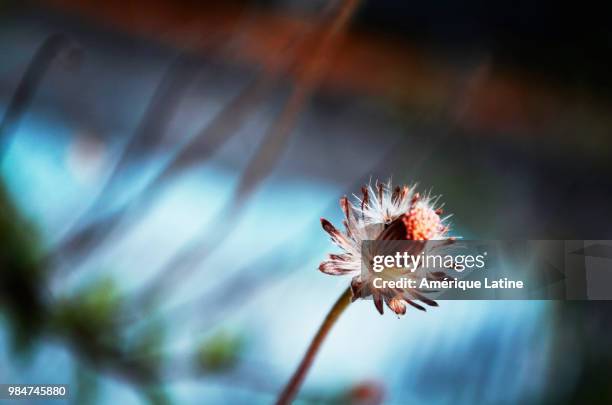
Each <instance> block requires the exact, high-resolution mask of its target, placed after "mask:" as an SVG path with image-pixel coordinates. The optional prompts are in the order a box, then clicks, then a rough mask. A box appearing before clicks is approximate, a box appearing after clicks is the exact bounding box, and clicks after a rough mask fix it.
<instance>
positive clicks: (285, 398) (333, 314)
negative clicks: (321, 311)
mask: <svg viewBox="0 0 612 405" xmlns="http://www.w3.org/2000/svg"><path fill="white" fill-rule="evenodd" d="M352 295H353V294H352V293H351V289H350V287H349V288H347V289H346V291H344V292H343V293H342V295H341V296H340V297H339V298H338V300H337V301H336V303H335V304H334V306H333V307H332V308H331V309H330V311H329V312H328V314H327V316H326V317H325V320H324V321H323V323H322V324H321V326H320V327H319V330H318V331H317V334H316V335H315V337H314V338H313V339H312V342H310V346H309V347H308V350H307V351H306V354H304V357H303V358H302V362H301V363H300V365H299V367H298V368H297V370H295V373H294V374H293V376H292V377H291V380H289V382H288V383H287V385H286V386H285V389H284V390H283V392H282V393H281V395H280V396H279V397H278V400H277V401H276V405H288V404H290V403H291V401H292V400H293V398H294V397H295V395H296V394H297V392H298V390H299V389H300V386H301V385H302V383H303V382H304V378H305V377H306V373H307V372H308V370H309V369H310V366H311V365H312V362H313V361H314V358H315V356H316V355H317V352H318V351H319V348H320V347H321V344H322V343H323V341H324V340H325V337H326V336H327V335H328V333H329V331H330V330H331V328H332V326H334V324H335V323H336V321H337V320H338V318H340V315H342V313H343V312H344V310H345V309H346V308H347V307H348V306H349V304H350V303H351V297H352Z"/></svg>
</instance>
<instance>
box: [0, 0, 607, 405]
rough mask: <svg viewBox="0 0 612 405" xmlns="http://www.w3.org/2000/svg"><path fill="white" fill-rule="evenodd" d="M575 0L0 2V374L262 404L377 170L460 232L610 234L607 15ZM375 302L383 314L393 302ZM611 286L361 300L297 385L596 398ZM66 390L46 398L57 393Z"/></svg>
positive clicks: (376, 394)
mask: <svg viewBox="0 0 612 405" xmlns="http://www.w3.org/2000/svg"><path fill="white" fill-rule="evenodd" d="M609 25H610V21H609V18H608V17H607V15H606V13H603V12H601V11H600V10H597V9H595V8H592V7H590V6H588V4H580V5H579V6H577V5H572V6H571V7H570V6H567V7H565V6H562V5H560V4H558V3H552V2H550V3H547V2H532V1H530V2H527V1H519V2H516V1H513V2H510V1H501V2H495V3H494V4H493V3H491V4H488V3H486V4H485V3H481V2H474V3H471V2H467V3H466V2H462V3H461V4H459V3H457V2H451V1H439V2H435V3H427V2H420V3H419V2H407V1H391V0H376V1H372V0H370V1H367V0H362V1H357V0H337V1H318V0H270V1H264V0H260V1H224V2H200V1H189V0H176V1H169V0H168V1H157V2H153V1H143V0H122V1H116V0H109V1H106V2H94V1H77V0H47V1H37V2H23V1H10V0H8V1H7V0H2V1H0V118H1V120H2V121H1V122H0V159H1V160H2V162H1V164H2V167H1V175H2V177H1V182H0V382H1V383H62V384H70V387H71V390H72V394H71V402H73V403H78V404H95V403H97V404H109V403H122V404H132V403H133V404H139V403H193V404H202V403H207V404H208V403H211V404H216V403H232V404H242V403H245V404H252V403H263V404H266V403H272V402H273V401H274V399H275V397H276V395H277V393H278V392H279V391H280V390H281V389H282V386H283V385H284V383H285V382H286V381H287V380H288V378H289V377H290V375H291V373H292V372H293V370H294V368H295V367H296V366H297V364H298V362H299V360H300V358H301V356H302V354H303V353H304V351H305V349H306V347H307V345H308V343H309V341H310V339H311V338H312V336H313V335H314V333H315V331H316V329H317V327H318V325H319V323H320V322H321V321H322V319H323V317H324V316H325V314H326V312H327V311H328V310H329V307H330V306H331V305H332V304H333V302H334V301H335V299H336V298H337V296H338V295H339V294H340V293H341V292H342V291H343V290H344V289H345V288H346V286H347V284H348V282H349V281H350V280H348V279H346V278H342V277H330V276H326V275H324V274H322V273H320V272H319V271H318V270H317V267H318V264H319V263H320V262H321V261H322V260H323V259H324V257H325V255H326V254H327V253H328V252H330V251H335V248H334V247H333V246H332V244H331V243H330V242H329V240H328V236H327V235H326V234H325V233H324V232H323V231H322V230H321V229H320V223H319V217H321V216H324V217H326V218H328V219H330V220H332V222H335V223H337V224H339V223H340V222H341V217H342V214H341V211H340V209H339V207H338V199H339V197H341V196H342V195H345V194H348V195H350V194H351V193H354V192H357V191H358V190H359V187H360V186H361V185H362V184H364V183H367V182H368V181H370V180H371V179H373V180H375V179H383V180H384V179H387V178H389V177H392V178H393V180H394V182H396V183H412V182H416V181H418V182H419V183H420V185H421V189H422V190H429V189H430V188H431V189H432V191H433V193H434V194H443V197H442V200H443V201H444V202H445V204H446V210H447V212H450V213H453V214H454V216H453V226H454V232H455V234H458V235H462V236H463V237H465V238H468V239H487V238H488V239H612V222H611V221H610V220H609V210H610V207H611V206H612V204H611V202H612V187H611V180H610V179H612V164H611V160H610V151H611V150H612V148H611V146H612V140H611V139H610V131H611V129H612V115H611V114H610V111H612V110H611V107H612V79H611V76H610V74H609V72H610V67H611V63H610V62H611V61H610V59H611V56H610V55H612V53H611V52H610V47H611V44H612V35H611V33H610V29H609ZM387 312H388V311H387ZM611 321H612V306H611V305H609V304H608V302H604V301H601V302H566V303H563V302H553V301H513V302H503V301H496V302H488V301H473V302H461V301H446V302H442V303H441V305H440V307H439V308H434V309H433V310H430V311H428V312H427V313H421V312H417V311H409V312H408V313H407V314H406V316H404V317H403V318H402V319H397V318H396V317H395V316H392V314H389V313H387V314H385V316H380V315H378V313H376V311H375V310H374V309H373V308H372V304H371V302H367V301H364V302H356V303H355V304H353V305H352V306H351V307H350V308H349V309H348V311H347V312H346V313H345V314H344V315H343V317H342V318H341V319H340V321H339V323H338V324H337V325H336V326H335V328H334V330H333V331H332V333H331V335H330V336H329V338H328V340H327V341H326V342H325V344H324V346H323V348H322V350H321V352H320V353H319V356H318V358H317V359H316V361H315V364H314V366H313V368H312V370H311V371H310V373H309V375H308V377H307V379H306V382H305V385H304V387H303V389H302V390H301V391H300V394H299V397H298V402H300V403H326V404H327V403H329V404H379V403H387V404H407V403H424V402H427V403H439V404H445V403H466V404H471V403H495V404H497V403H519V402H520V403H542V404H548V403H555V404H558V403H610V402H611V401H612V386H610V384H609V381H610V377H612V349H611V348H610V345H609V342H610V338H612V322H611ZM56 402H57V401H56Z"/></svg>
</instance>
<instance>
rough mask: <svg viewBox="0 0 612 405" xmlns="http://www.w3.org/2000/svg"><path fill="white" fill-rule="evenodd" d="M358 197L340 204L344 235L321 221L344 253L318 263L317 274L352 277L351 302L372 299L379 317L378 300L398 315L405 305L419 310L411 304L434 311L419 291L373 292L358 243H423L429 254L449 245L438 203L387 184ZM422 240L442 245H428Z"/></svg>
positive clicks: (437, 273) (433, 274) (437, 274)
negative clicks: (436, 248) (437, 248)
mask: <svg viewBox="0 0 612 405" xmlns="http://www.w3.org/2000/svg"><path fill="white" fill-rule="evenodd" d="M361 192H362V197H361V198H359V197H357V196H355V202H350V201H349V199H348V198H347V197H343V198H341V199H340V206H341V208H342V211H343V212H344V216H345V219H344V221H343V223H344V228H345V231H344V232H341V231H339V230H338V229H336V227H334V226H333V225H332V224H331V222H329V221H328V220H326V219H324V218H321V224H322V225H323V229H324V230H325V231H326V232H327V233H329V235H330V236H331V239H332V241H333V242H334V243H335V244H336V245H338V246H339V247H340V248H341V249H342V251H343V253H340V254H330V255H329V259H328V260H326V261H324V262H323V263H321V265H320V266H319V270H321V271H322V272H324V273H327V274H331V275H352V276H353V280H352V282H351V290H352V293H353V301H355V300H356V299H358V298H366V297H369V296H372V298H373V300H374V305H375V307H376V309H377V310H378V312H380V313H381V314H382V313H383V301H384V302H385V303H386V304H387V306H388V307H389V308H390V309H391V310H392V311H393V312H395V313H396V314H397V315H403V314H404V313H405V312H406V304H409V305H411V306H413V307H415V308H417V309H420V310H423V311H424V310H425V308H424V307H423V306H421V305H420V304H418V303H417V302H415V301H421V302H423V303H425V304H427V305H430V306H437V303H436V302H435V301H433V300H431V299H429V298H427V297H426V296H425V295H423V291H420V290H418V289H402V290H399V289H389V288H374V287H373V286H372V283H371V282H370V281H371V280H370V279H369V277H370V275H369V274H371V273H369V272H368V273H367V274H368V275H366V276H364V274H362V269H361V264H362V259H363V258H362V254H367V252H362V242H363V241H367V240H373V241H393V240H415V241H423V242H424V243H423V244H422V245H420V246H421V249H432V248H433V247H432V246H440V245H443V244H448V243H450V242H452V241H453V240H454V238H451V237H449V236H448V232H449V226H448V225H447V224H446V222H447V220H448V217H444V218H443V217H441V215H442V209H441V208H437V207H436V203H437V201H438V198H433V197H431V196H430V195H426V196H421V195H420V194H419V193H415V192H414V187H409V186H402V187H399V186H397V187H395V188H393V187H392V185H391V181H389V182H387V183H386V184H385V183H378V182H377V183H376V184H375V185H374V186H372V185H369V186H367V187H362V189H361ZM427 241H445V242H444V243H443V244H438V245H433V244H429V245H427ZM413 253H414V252H413ZM397 276H401V274H397ZM364 277H367V278H368V279H364ZM426 277H427V278H429V279H442V278H444V277H446V274H445V273H444V272H441V271H434V272H431V273H428V274H426Z"/></svg>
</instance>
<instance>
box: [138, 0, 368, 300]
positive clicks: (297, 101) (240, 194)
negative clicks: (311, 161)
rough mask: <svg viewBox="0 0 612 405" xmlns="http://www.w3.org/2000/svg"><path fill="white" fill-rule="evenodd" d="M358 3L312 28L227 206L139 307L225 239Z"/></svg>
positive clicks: (348, 3)
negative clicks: (306, 55)
mask: <svg viewBox="0 0 612 405" xmlns="http://www.w3.org/2000/svg"><path fill="white" fill-rule="evenodd" d="M358 3H359V2H358V0H343V1H342V2H341V4H340V6H339V7H338V10H337V11H336V13H332V14H331V15H330V17H329V18H328V19H324V21H323V23H322V24H321V25H322V28H321V32H316V34H319V35H318V36H316V39H317V40H318V42H317V43H316V48H315V52H314V54H313V56H312V58H311V59H310V61H309V62H308V63H307V64H306V66H305V68H304V69H303V70H302V73H301V74H300V75H299V77H298V80H297V83H296V85H295V89H294V91H293V92H292V93H291V95H290V97H289V100H288V102H287V104H286V105H285V107H284V109H283V110H282V112H281V114H280V117H279V118H278V120H277V121H276V122H275V123H274V124H273V125H272V127H271V129H270V131H269V132H268V133H267V134H266V136H265V138H264V140H263V142H262V143H261V144H260V146H259V148H258V150H257V151H256V153H255V155H254V157H253V158H252V159H251V160H250V161H249V163H248V164H247V167H246V169H245V171H244V174H243V176H242V178H241V179H240V181H239V185H238V187H237V188H236V190H235V191H234V197H233V198H231V202H230V204H228V206H227V207H226V208H225V209H223V210H222V212H220V213H219V214H217V216H216V218H215V220H213V222H212V223H211V224H208V226H207V227H206V229H204V231H203V232H202V234H201V235H200V236H197V237H196V238H195V239H194V240H193V241H191V243H189V244H188V246H187V247H186V248H185V249H182V250H180V251H179V252H178V254H176V255H175V256H174V257H172V258H171V259H170V260H169V261H168V263H167V264H166V265H165V266H163V267H162V270H161V271H160V272H159V276H158V277H157V278H156V279H155V280H154V281H153V282H151V283H150V284H147V285H146V286H145V287H144V288H143V292H142V293H141V294H139V297H138V299H137V302H139V305H144V306H145V307H146V306H149V305H152V304H153V303H154V301H155V300H156V299H157V298H158V296H159V295H160V294H162V292H163V290H164V289H165V288H167V287H168V285H169V284H170V283H171V282H172V281H175V282H176V281H177V280H179V279H180V280H181V281H184V280H185V279H186V278H187V277H188V276H189V275H190V274H191V273H193V272H194V271H195V270H196V268H197V264H198V263H200V262H201V261H202V260H204V259H205V258H206V257H207V256H208V255H209V254H210V253H212V252H213V251H214V250H216V249H217V248H218V247H219V246H220V245H221V244H223V242H224V241H225V240H226V239H227V238H228V237H229V235H230V234H231V232H232V231H233V229H234V227H235V225H236V223H237V221H238V220H239V214H240V210H241V209H242V208H243V207H244V205H245V204H246V203H247V201H248V200H249V198H250V197H251V196H252V195H253V193H254V191H255V190H256V189H257V187H258V186H259V185H260V184H261V182H262V181H263V180H264V179H265V178H266V177H267V176H268V175H269V174H270V173H271V172H272V170H273V168H274V167H275V166H276V164H277V163H278V162H279V161H280V158H281V156H282V152H283V151H284V149H285V147H286V145H287V143H288V139H289V136H290V134H291V132H292V130H293V129H294V127H295V125H296V124H297V118H298V116H299V113H300V112H301V110H302V109H303V108H304V106H305V104H306V101H307V100H308V97H309V96H310V94H311V93H312V92H313V91H314V90H315V88H316V86H317V84H318V82H319V80H320V77H321V75H322V73H323V70H324V67H325V62H326V61H327V59H328V58H329V56H330V55H329V54H330V53H331V51H332V50H333V47H334V45H335V44H336V39H337V36H338V34H339V33H340V32H341V31H342V30H343V29H345V28H346V27H347V25H348V22H349V21H350V18H351V16H352V15H353V14H354V12H355V10H356V8H357V5H358ZM210 230H215V232H209V231H210Z"/></svg>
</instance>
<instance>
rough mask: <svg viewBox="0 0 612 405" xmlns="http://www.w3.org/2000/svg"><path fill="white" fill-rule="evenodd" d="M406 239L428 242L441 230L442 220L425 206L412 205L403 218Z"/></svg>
mask: <svg viewBox="0 0 612 405" xmlns="http://www.w3.org/2000/svg"><path fill="white" fill-rule="evenodd" d="M404 225H405V226H406V231H407V238H408V239H409V240H430V239H433V238H435V237H436V235H438V234H439V233H440V232H441V231H442V230H443V226H442V220H441V219H440V216H439V215H438V214H436V212H435V211H434V210H433V209H431V208H430V207H429V206H428V205H427V204H418V203H417V204H414V205H413V206H412V208H411V209H410V211H408V214H407V215H406V216H404Z"/></svg>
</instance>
